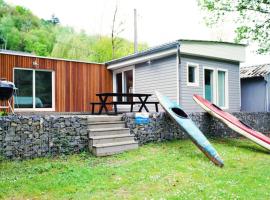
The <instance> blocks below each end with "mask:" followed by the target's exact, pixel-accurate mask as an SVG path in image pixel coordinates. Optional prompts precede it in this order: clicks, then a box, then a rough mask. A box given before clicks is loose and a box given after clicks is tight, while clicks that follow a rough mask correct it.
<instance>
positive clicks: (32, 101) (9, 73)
mask: <svg viewBox="0 0 270 200" xmlns="http://www.w3.org/2000/svg"><path fill="white" fill-rule="evenodd" d="M0 78H4V79H7V80H8V81H12V82H14V83H15V85H16V87H17V88H18V90H16V91H17V92H16V93H17V94H16V95H15V101H14V108H15V111H56V112H89V111H90V106H89V102H90V101H97V100H98V99H97V97H96V93H100V92H112V73H111V71H110V70H108V69H107V68H106V66H105V65H104V64H98V63H88V62H83V61H75V60H66V59H56V58H47V57H39V56H34V55H31V54H20V53H19V52H9V51H3V52H1V51H0Z"/></svg>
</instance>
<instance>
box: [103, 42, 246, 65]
mask: <svg viewBox="0 0 270 200" xmlns="http://www.w3.org/2000/svg"><path fill="white" fill-rule="evenodd" d="M246 46H247V45H246V44H237V43H232V42H222V41H209V40H186V39H179V40H176V41H173V42H170V43H165V44H162V45H159V46H154V47H151V48H149V49H146V50H143V51H140V52H137V53H134V54H131V55H128V56H125V57H122V58H118V59H114V60H111V61H108V62H106V63H105V64H106V65H107V66H108V69H114V68H115V69H116V68H119V66H120V63H122V65H123V66H125V63H126V64H131V63H133V64H134V62H135V61H136V62H137V60H143V61H144V60H145V59H146V58H147V59H149V58H148V56H149V55H153V54H158V53H161V52H165V51H170V50H173V49H174V52H173V53H174V54H176V53H177V48H178V47H180V54H186V55H193V56H202V57H208V58H214V59H220V60H228V61H234V62H243V61H244V60H245V50H244V49H245V47H246ZM164 55H167V54H164ZM168 55H170V54H168ZM143 58H145V59H143ZM134 60H135V61H134ZM132 61H134V62H132ZM122 65H121V66H122ZM123 66H122V67H123Z"/></svg>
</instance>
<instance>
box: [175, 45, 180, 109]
mask: <svg viewBox="0 0 270 200" xmlns="http://www.w3.org/2000/svg"><path fill="white" fill-rule="evenodd" d="M176 56H177V61H176V62H177V90H178V91H177V102H178V103H179V104H181V101H180V97H181V95H180V79H181V78H180V77H181V69H180V67H181V56H180V42H178V44H177V46H176Z"/></svg>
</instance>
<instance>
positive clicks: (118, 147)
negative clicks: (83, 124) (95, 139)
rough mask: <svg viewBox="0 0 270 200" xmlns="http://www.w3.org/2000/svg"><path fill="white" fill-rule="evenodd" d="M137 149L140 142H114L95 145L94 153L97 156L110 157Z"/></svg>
mask: <svg viewBox="0 0 270 200" xmlns="http://www.w3.org/2000/svg"><path fill="white" fill-rule="evenodd" d="M137 148H138V142H135V141H129V142H114V143H106V144H96V145H93V146H92V153H93V154H94V155H96V156H108V155H113V154H117V153H122V152H124V151H127V150H132V149H137Z"/></svg>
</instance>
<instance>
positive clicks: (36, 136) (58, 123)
mask: <svg viewBox="0 0 270 200" xmlns="http://www.w3.org/2000/svg"><path fill="white" fill-rule="evenodd" d="M87 147H88V136H87V119H86V118H80V117H76V116H70V117H67V116H53V115H51V116H16V115H14V116H7V117H0V155H1V156H2V157H5V158H8V159H27V158H35V157H43V156H48V155H59V154H69V153H74V152H79V151H83V150H86V149H87Z"/></svg>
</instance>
